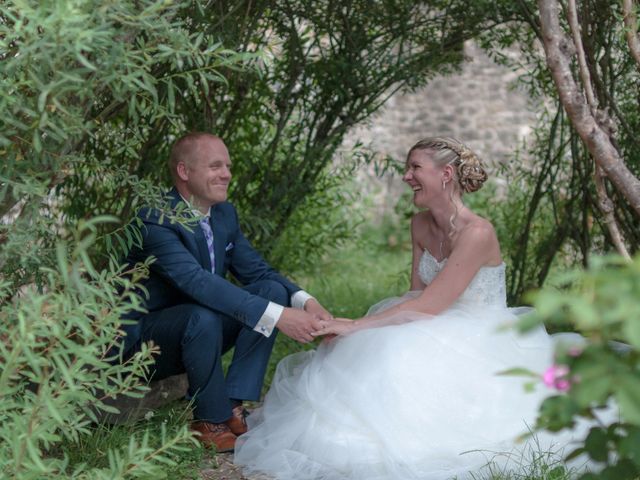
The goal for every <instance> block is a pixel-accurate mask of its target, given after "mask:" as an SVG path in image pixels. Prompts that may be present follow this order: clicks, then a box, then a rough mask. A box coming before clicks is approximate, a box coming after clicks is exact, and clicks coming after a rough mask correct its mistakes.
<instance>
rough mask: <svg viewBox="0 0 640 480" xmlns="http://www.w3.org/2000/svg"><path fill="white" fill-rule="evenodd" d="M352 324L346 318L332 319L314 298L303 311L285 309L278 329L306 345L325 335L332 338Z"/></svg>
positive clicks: (349, 327) (349, 329)
mask: <svg viewBox="0 0 640 480" xmlns="http://www.w3.org/2000/svg"><path fill="white" fill-rule="evenodd" d="M353 326H354V324H353V322H352V321H351V320H349V319H347V318H334V317H333V315H331V314H330V313H329V312H328V311H327V310H326V309H325V308H324V307H323V306H322V305H320V303H319V302H318V301H317V300H316V299H315V298H310V299H309V300H307V302H306V303H305V305H304V310H296V309H293V308H285V309H284V312H283V313H282V316H281V317H280V320H278V329H279V330H280V331H281V332H282V333H284V334H285V335H287V336H288V337H291V338H293V339H294V340H296V341H298V342H300V343H308V342H311V341H313V339H314V338H316V337H319V336H323V335H325V336H326V337H325V338H333V337H335V336H337V335H344V334H346V333H348V332H349V331H351V330H352V329H353Z"/></svg>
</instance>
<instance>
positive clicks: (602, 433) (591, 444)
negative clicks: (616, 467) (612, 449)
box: [584, 427, 609, 462]
mask: <svg viewBox="0 0 640 480" xmlns="http://www.w3.org/2000/svg"><path fill="white" fill-rule="evenodd" d="M607 442H608V438H607V432H606V430H605V429H603V428H600V427H593V428H591V430H590V431H589V434H588V435H587V438H586V439H585V442H584V448H585V450H586V452H587V453H588V454H589V456H590V457H591V458H592V459H594V460H595V461H597V462H604V461H606V460H607V458H608V456H609V449H608V447H607Z"/></svg>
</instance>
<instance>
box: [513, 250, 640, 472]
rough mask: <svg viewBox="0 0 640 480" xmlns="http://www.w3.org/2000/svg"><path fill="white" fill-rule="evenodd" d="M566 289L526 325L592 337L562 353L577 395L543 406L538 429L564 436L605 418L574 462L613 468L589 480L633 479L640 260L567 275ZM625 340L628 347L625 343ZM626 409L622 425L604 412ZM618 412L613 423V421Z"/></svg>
mask: <svg viewBox="0 0 640 480" xmlns="http://www.w3.org/2000/svg"><path fill="white" fill-rule="evenodd" d="M564 281H565V282H566V286H565V288H564V289H561V290H555V289H546V290H542V291H541V292H539V293H537V294H536V295H535V296H534V297H533V298H534V304H535V307H536V313H535V314H534V315H533V316H531V317H529V318H527V319H526V321H525V323H524V324H523V325H522V327H524V328H527V327H529V326H531V325H532V324H537V323H538V322H544V323H548V324H557V323H559V322H561V323H565V322H568V323H570V324H571V325H572V326H573V327H574V328H575V329H577V330H578V331H580V332H581V333H583V334H584V336H585V338H586V344H585V345H584V347H583V348H582V349H579V350H576V349H566V348H565V349H560V350H559V351H558V352H557V358H556V363H558V364H560V365H566V366H567V367H568V369H569V374H568V375H567V379H568V380H569V382H570V389H569V390H568V392H566V394H562V395H555V396H552V397H549V398H548V399H547V400H545V401H544V402H543V404H542V405H541V407H540V415H539V418H538V424H537V427H538V428H543V429H548V430H550V431H558V430H561V429H563V428H568V427H571V426H573V425H574V424H575V422H577V421H578V420H579V419H581V418H582V419H594V418H598V416H600V419H601V421H599V422H596V426H594V427H592V428H591V429H590V431H589V433H588V435H587V436H586V438H585V439H584V440H583V443H582V445H581V446H580V447H579V448H578V449H577V450H575V451H574V452H573V453H572V454H570V455H569V456H570V457H571V456H573V455H577V454H580V453H586V454H587V455H588V456H589V457H590V458H591V459H593V460H594V461H596V462H603V463H604V465H605V467H604V469H603V470H602V471H601V472H600V473H597V474H596V473H590V474H585V475H584V476H583V477H582V478H583V479H592V478H593V479H595V478H601V479H613V478H615V479H616V480H623V479H633V478H637V476H638V475H640V304H639V303H638V297H639V296H640V256H639V255H637V256H636V257H635V259H634V260H633V263H627V262H625V261H624V260H622V259H621V258H619V257H603V258H600V257H594V258H593V259H592V265H591V267H590V268H589V269H588V270H586V271H581V270H574V271H572V272H570V273H567V274H566V275H565V276H564ZM620 342H622V343H620ZM611 405H616V406H617V407H619V413H620V418H619V421H614V420H612V419H609V418H607V416H606V415H604V414H603V413H602V409H603V408H605V407H607V406H609V409H611V408H612V407H611ZM611 416H612V415H611V413H609V414H608V417H611Z"/></svg>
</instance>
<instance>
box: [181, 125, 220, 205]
mask: <svg viewBox="0 0 640 480" xmlns="http://www.w3.org/2000/svg"><path fill="white" fill-rule="evenodd" d="M180 163H183V164H184V165H183V166H182V165H178V169H179V171H181V172H182V175H181V176H182V177H183V179H184V180H185V181H186V188H187V190H188V192H187V193H188V195H189V196H190V197H191V198H187V200H189V201H190V202H192V204H193V206H194V207H198V208H199V209H201V210H203V213H204V210H205V209H206V210H207V211H208V209H209V208H210V207H211V206H212V205H215V204H216V203H220V202H224V201H225V200H226V199H227V189H228V188H229V182H230V181H231V159H230V158H229V152H228V151H227V147H226V146H225V144H224V143H223V142H222V140H220V139H218V138H213V137H212V138H202V139H200V140H199V141H198V148H197V149H196V152H195V155H194V156H193V158H191V159H189V160H188V161H186V162H180Z"/></svg>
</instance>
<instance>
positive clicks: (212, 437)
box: [191, 421, 237, 453]
mask: <svg viewBox="0 0 640 480" xmlns="http://www.w3.org/2000/svg"><path fill="white" fill-rule="evenodd" d="M191 431H192V432H194V433H196V434H199V435H196V436H197V437H198V440H200V443H202V445H204V446H205V447H206V448H211V447H215V448H216V451H217V452H219V453H224V452H232V451H233V449H234V448H235V446H236V438H237V437H236V436H235V435H234V434H233V433H231V430H229V427H228V426H227V425H226V424H225V423H210V422H203V421H195V422H193V423H192V424H191Z"/></svg>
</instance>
